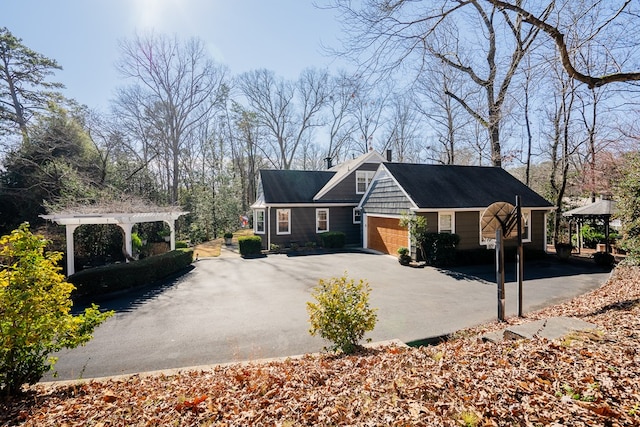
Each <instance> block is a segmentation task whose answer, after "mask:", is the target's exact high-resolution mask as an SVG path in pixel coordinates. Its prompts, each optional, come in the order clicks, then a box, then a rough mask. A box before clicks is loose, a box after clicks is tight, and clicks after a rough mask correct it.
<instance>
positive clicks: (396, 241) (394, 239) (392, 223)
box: [367, 216, 409, 255]
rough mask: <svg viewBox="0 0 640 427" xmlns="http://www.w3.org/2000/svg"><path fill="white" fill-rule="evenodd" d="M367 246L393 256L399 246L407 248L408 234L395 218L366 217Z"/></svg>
mask: <svg viewBox="0 0 640 427" xmlns="http://www.w3.org/2000/svg"><path fill="white" fill-rule="evenodd" d="M367 221H368V224H367V229H368V231H367V233H368V235H367V246H368V247H369V248H370V249H375V250H377V251H380V252H384V253H387V254H392V255H395V254H396V253H397V250H398V248H399V247H401V246H407V244H408V242H409V234H408V231H407V229H406V228H404V227H400V224H399V223H400V220H399V219H397V218H378V217H371V216H370V217H367Z"/></svg>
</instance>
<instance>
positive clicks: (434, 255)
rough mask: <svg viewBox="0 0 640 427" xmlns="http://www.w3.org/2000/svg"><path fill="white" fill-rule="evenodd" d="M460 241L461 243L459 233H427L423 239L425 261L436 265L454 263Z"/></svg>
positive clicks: (443, 265) (441, 265)
mask: <svg viewBox="0 0 640 427" xmlns="http://www.w3.org/2000/svg"><path fill="white" fill-rule="evenodd" d="M458 243H460V236H458V235H457V234H451V233H425V234H424V235H423V240H422V251H423V253H424V256H425V258H426V259H425V261H426V262H427V264H429V265H433V266H435V267H445V266H450V265H454V264H455V262H456V246H458Z"/></svg>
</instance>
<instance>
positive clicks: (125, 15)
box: [0, 0, 344, 110]
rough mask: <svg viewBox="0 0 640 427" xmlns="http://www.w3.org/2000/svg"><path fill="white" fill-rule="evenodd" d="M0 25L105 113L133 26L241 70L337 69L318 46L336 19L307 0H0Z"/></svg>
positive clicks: (333, 35) (330, 37)
mask: <svg viewBox="0 0 640 427" xmlns="http://www.w3.org/2000/svg"><path fill="white" fill-rule="evenodd" d="M0 7H1V9H0V10H2V12H1V14H0V26H6V27H7V28H8V29H9V31H11V32H12V33H13V34H14V35H15V36H16V37H18V38H21V39H22V40H23V43H24V44H25V45H26V46H28V47H30V48H31V49H33V50H35V51H38V52H40V53H42V54H43V55H45V56H48V57H49V58H53V59H55V60H56V61H58V63H59V64H60V65H62V67H63V71H60V72H58V73H57V74H56V77H55V80H56V81H60V82H62V83H64V84H65V86H66V87H67V89H66V91H65V94H66V95H67V96H68V97H71V98H74V99H76V100H77V101H78V102H80V103H83V104H86V105H88V106H89V107H92V108H97V109H100V110H106V109H107V108H108V101H109V99H111V98H112V97H113V93H114V90H115V88H116V87H118V85H120V84H122V82H121V81H119V79H118V75H117V73H116V71H115V68H114V63H115V61H116V60H117V59H118V58H119V50H118V41H119V40H123V39H125V38H131V37H132V36H133V35H134V34H135V32H136V31H138V32H141V33H143V32H145V31H148V30H153V31H155V32H156V33H166V34H170V35H173V34H177V35H178V36H179V37H181V38H189V37H199V38H200V39H202V40H203V41H204V42H205V44H206V45H207V46H208V49H209V52H210V53H211V55H212V57H213V58H214V59H216V60H217V61H218V62H220V63H223V64H225V65H227V66H228V67H229V68H230V70H231V73H233V74H239V73H241V72H244V71H248V70H251V69H257V68H267V69H270V70H273V71H274V72H275V73H276V74H278V75H280V76H282V77H285V78H291V79H293V78H296V77H297V76H298V75H299V73H300V71H302V70H303V69H304V68H306V67H310V66H313V67H329V68H331V69H337V68H339V67H344V63H340V62H339V61H336V60H335V58H332V57H330V56H327V55H326V53H324V51H323V50H322V47H321V46H322V45H323V44H324V45H330V46H337V37H339V31H340V24H339V23H338V22H337V20H336V19H335V14H334V12H333V11H331V10H322V9H317V8H315V7H314V6H313V2H312V1H311V0H0Z"/></svg>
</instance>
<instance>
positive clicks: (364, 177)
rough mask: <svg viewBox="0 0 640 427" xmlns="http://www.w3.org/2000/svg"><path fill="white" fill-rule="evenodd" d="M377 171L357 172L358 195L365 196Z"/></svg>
mask: <svg viewBox="0 0 640 427" xmlns="http://www.w3.org/2000/svg"><path fill="white" fill-rule="evenodd" d="M375 173H376V172H375V171H356V194H364V192H365V191H367V188H368V187H369V184H370V183H371V180H372V179H373V175H375Z"/></svg>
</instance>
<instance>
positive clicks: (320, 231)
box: [316, 208, 329, 233]
mask: <svg viewBox="0 0 640 427" xmlns="http://www.w3.org/2000/svg"><path fill="white" fill-rule="evenodd" d="M323 211H324V212H326V214H327V229H326V230H320V228H319V227H318V225H319V224H320V221H319V218H318V214H319V213H320V212H323ZM327 231H329V209H328V208H317V209H316V233H325V232H327Z"/></svg>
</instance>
